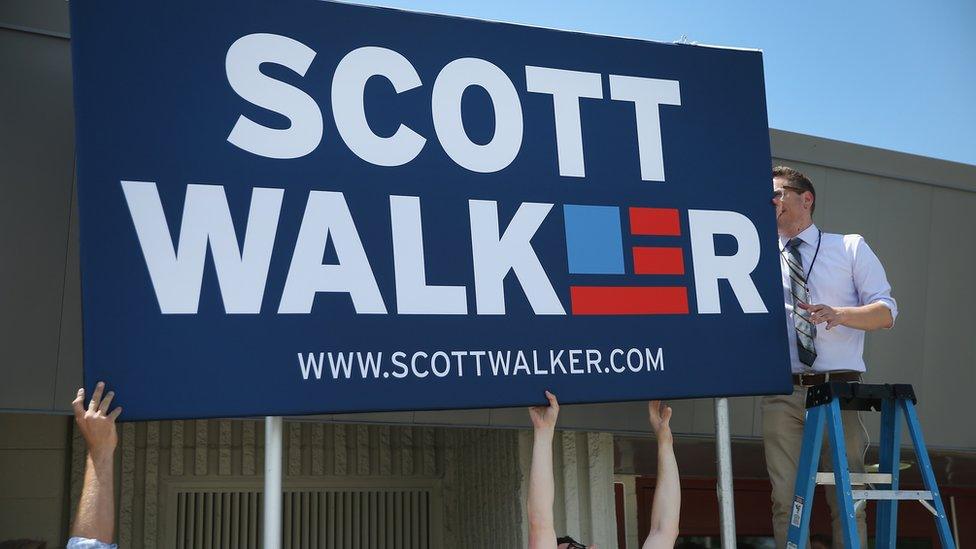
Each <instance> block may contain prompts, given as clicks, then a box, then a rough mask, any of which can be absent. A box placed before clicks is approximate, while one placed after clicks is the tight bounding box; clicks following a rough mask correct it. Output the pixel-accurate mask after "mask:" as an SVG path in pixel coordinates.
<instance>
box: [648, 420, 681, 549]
mask: <svg viewBox="0 0 976 549" xmlns="http://www.w3.org/2000/svg"><path fill="white" fill-rule="evenodd" d="M647 407H648V412H649V415H650V420H651V428H653V429H654V433H655V434H656V435H657V484H656V485H655V486H654V504H653V507H652V508H651V531H650V533H649V534H648V535H647V539H646V540H644V545H643V549H663V548H668V549H670V548H673V547H674V542H675V540H676V539H677V538H678V516H679V515H680V512H681V483H680V481H679V479H678V462H677V461H676V460H675V458H674V440H673V437H672V436H671V408H670V407H669V406H667V405H665V404H664V403H663V402H658V401H651V402H649V403H648V405H647Z"/></svg>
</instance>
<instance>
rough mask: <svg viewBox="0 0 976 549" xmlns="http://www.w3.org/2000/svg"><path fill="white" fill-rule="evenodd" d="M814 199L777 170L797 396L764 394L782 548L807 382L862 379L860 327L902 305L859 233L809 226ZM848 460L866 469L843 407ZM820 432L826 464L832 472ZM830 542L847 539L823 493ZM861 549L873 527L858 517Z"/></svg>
mask: <svg viewBox="0 0 976 549" xmlns="http://www.w3.org/2000/svg"><path fill="white" fill-rule="evenodd" d="M816 200H817V195H816V191H815V190H814V188H813V184H812V183H811V182H810V180H809V179H808V178H807V177H806V176H804V175H803V174H802V173H800V172H799V171H797V170H794V169H792V168H787V167H783V166H778V167H776V168H773V199H772V202H773V205H774V206H775V207H776V224H777V228H778V230H779V240H780V250H781V254H780V255H781V257H780V262H781V264H782V271H783V296H784V299H785V302H786V323H787V333H788V335H789V341H790V345H789V347H790V367H791V369H792V372H793V393H792V394H790V395H775V396H768V397H764V398H763V402H762V410H763V446H764V449H765V454H766V467H767V469H768V471H769V479H770V482H771V483H772V487H773V492H772V500H773V530H774V533H775V536H776V546H777V547H785V546H786V535H787V532H788V531H789V513H790V511H791V507H792V500H793V489H794V483H795V481H796V469H797V463H798V462H799V459H800V449H801V446H802V444H803V421H804V417H805V412H806V396H807V388H808V387H811V386H813V385H818V384H820V383H824V382H827V381H859V380H860V375H861V373H862V372H864V370H865V365H864V358H863V351H864V332H866V331H869V330H878V329H881V328H891V327H892V325H893V324H894V321H895V317H896V316H897V314H898V308H897V305H896V303H895V300H894V299H892V297H891V286H890V285H889V284H888V279H887V277H886V276H885V271H884V267H882V265H881V262H880V261H879V260H878V257H877V256H876V255H874V252H872V251H871V248H869V247H868V245H867V243H866V242H865V241H864V238H863V237H861V236H860V235H857V234H848V235H842V234H831V233H824V232H822V231H821V230H820V229H819V228H818V227H817V226H816V225H815V224H814V223H813V211H814V209H815V208H816ZM842 415H843V425H844V435H845V443H846V445H847V459H848V463H849V464H850V470H851V471H852V472H862V471H863V470H864V450H865V449H866V444H867V441H866V439H865V436H866V433H865V431H864V427H863V425H862V423H861V421H860V418H859V417H858V413H857V412H856V411H844V412H842ZM828 448H829V440H828V437H826V436H825V437H824V447H823V452H822V453H821V469H825V468H829V466H830V457H829V450H828ZM827 499H828V504H829V505H830V514H831V519H832V524H833V532H834V540H835V542H836V543H837V544H838V546H840V544H841V543H842V540H843V535H842V530H841V523H840V518H839V517H838V515H837V502H836V496H835V494H834V491H833V489H832V488H831V487H828V490H827ZM857 525H858V531H859V533H860V538H861V546H862V547H866V540H867V529H866V524H865V520H864V509H863V507H862V508H861V509H860V510H859V511H858V513H857Z"/></svg>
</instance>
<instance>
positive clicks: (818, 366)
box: [779, 225, 898, 374]
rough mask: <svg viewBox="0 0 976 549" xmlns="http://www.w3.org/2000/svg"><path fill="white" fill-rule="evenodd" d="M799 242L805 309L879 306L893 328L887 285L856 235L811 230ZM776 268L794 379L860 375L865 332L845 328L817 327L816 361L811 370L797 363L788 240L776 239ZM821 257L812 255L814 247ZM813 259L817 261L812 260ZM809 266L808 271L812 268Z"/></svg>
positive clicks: (878, 263)
mask: <svg viewBox="0 0 976 549" xmlns="http://www.w3.org/2000/svg"><path fill="white" fill-rule="evenodd" d="M797 238H799V239H800V240H802V241H803V242H802V243H801V244H800V247H799V252H800V257H801V259H802V260H803V272H804V273H808V274H807V277H806V279H807V289H808V298H809V299H810V304H811V305H814V304H821V305H829V306H831V307H858V306H861V305H870V304H871V303H883V304H884V305H885V306H886V307H888V309H890V310H891V318H892V322H894V319H895V317H896V316H898V305H897V304H896V303H895V300H894V299H893V298H892V297H891V285H890V284H888V278H887V276H885V271H884V267H883V266H882V265H881V261H879V260H878V256H876V255H874V252H873V251H871V248H870V247H868V243H867V242H865V241H864V237H862V236H861V235H859V234H832V233H821V232H820V229H818V228H817V226H816V225H810V226H809V227H807V228H806V229H804V230H803V232H801V233H800V234H798V235H797ZM779 240H780V242H779V243H780V251H781V253H780V265H781V267H782V271H783V298H784V299H785V301H786V325H787V330H786V331H787V333H788V334H789V340H790V364H791V367H792V370H793V373H795V374H802V373H813V372H831V371H838V370H850V371H855V372H863V371H864V370H865V367H864V356H863V355H864V331H863V330H857V329H854V328H848V327H847V326H834V327H833V328H831V329H830V330H827V324H826V323H822V324H819V325H817V337H816V338H815V339H814V345H815V346H816V350H817V360H815V361H814V363H813V368H808V367H807V366H806V365H805V364H803V363H802V362H800V358H799V356H798V353H797V350H796V328H795V326H794V324H793V296H792V293H791V289H790V275H789V267H787V265H786V256H785V254H787V253H789V252H787V251H786V250H785V249H784V248H785V246H786V243H787V242H788V241H789V239H786V238H783V237H782V236H781V237H780V239H779ZM818 240H819V241H820V251H819V252H818V251H817V241H818ZM815 255H816V260H814V256H815ZM811 264H812V267H811Z"/></svg>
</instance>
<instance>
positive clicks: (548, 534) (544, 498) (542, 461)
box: [526, 391, 559, 549]
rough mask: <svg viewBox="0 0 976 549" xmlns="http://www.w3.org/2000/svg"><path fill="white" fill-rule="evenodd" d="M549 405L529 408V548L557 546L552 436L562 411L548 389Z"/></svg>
mask: <svg viewBox="0 0 976 549" xmlns="http://www.w3.org/2000/svg"><path fill="white" fill-rule="evenodd" d="M546 398H548V399H549V406H535V407H532V408H529V417H530V418H532V426H533V428H534V430H535V434H534V442H533V444H532V468H531V469H530V470H529V497H528V501H527V502H526V507H527V509H526V512H527V513H528V516H529V549H554V548H555V547H556V530H555V525H554V523H553V518H552V505H553V500H554V498H555V488H554V486H553V479H552V437H553V434H554V433H555V429H556V417H557V416H558V415H559V402H558V401H557V400H556V395H554V394H552V393H550V392H549V391H546Z"/></svg>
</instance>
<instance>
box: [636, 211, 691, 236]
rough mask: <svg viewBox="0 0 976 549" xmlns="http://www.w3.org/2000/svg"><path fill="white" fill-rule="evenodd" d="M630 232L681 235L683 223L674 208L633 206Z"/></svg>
mask: <svg viewBox="0 0 976 549" xmlns="http://www.w3.org/2000/svg"><path fill="white" fill-rule="evenodd" d="M630 232H631V234H636V235H655V236H680V235H681V223H679V222H678V210H676V209H674V208H631V209H630Z"/></svg>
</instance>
